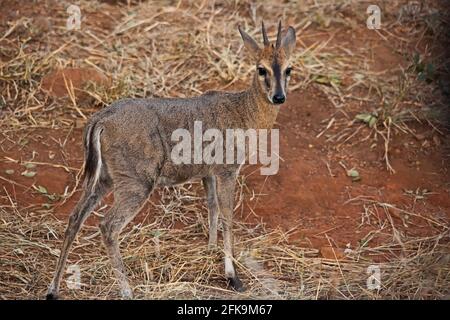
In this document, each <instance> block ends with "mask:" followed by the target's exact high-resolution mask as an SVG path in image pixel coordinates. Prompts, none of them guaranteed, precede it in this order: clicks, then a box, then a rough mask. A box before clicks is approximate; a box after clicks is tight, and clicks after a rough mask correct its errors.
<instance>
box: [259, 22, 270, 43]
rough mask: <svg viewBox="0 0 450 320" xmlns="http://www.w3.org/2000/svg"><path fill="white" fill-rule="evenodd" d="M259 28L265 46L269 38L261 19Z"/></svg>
mask: <svg viewBox="0 0 450 320" xmlns="http://www.w3.org/2000/svg"><path fill="white" fill-rule="evenodd" d="M261 29H262V34H263V41H264V46H265V47H267V46H268V45H270V42H269V38H268V37H267V33H266V28H265V27H264V21H261Z"/></svg>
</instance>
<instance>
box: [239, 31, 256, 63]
mask: <svg viewBox="0 0 450 320" xmlns="http://www.w3.org/2000/svg"><path fill="white" fill-rule="evenodd" d="M238 29H239V33H240V34H241V37H242V40H244V46H245V48H247V50H248V51H249V52H250V54H251V55H252V56H253V57H254V58H256V57H258V54H259V52H260V50H261V49H260V48H259V46H258V44H257V43H256V41H255V40H253V38H252V37H250V36H249V35H248V34H247V33H246V32H245V31H244V30H242V29H241V26H238Z"/></svg>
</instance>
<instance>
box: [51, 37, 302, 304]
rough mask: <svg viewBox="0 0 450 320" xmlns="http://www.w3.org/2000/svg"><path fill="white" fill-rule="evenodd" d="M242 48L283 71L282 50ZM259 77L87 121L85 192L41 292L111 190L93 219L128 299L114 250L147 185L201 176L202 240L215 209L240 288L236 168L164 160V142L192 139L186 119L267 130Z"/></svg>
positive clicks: (229, 269) (123, 107)
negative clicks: (107, 205)
mask: <svg viewBox="0 0 450 320" xmlns="http://www.w3.org/2000/svg"><path fill="white" fill-rule="evenodd" d="M292 30H293V29H292ZM240 31H241V34H242V35H243V38H244V43H245V44H246V45H248V44H249V41H252V39H251V38H250V39H249V38H247V37H248V35H246V34H245V33H244V32H243V31H242V30H240ZM288 32H293V31H288ZM294 41H295V35H294ZM253 42H254V41H253ZM250 45H251V46H252V47H251V49H252V50H254V52H253V53H256V55H255V58H256V65H257V66H258V65H260V64H263V65H264V66H265V67H266V68H267V69H268V70H270V68H271V66H272V65H273V64H274V63H277V64H278V65H279V66H280V67H281V68H283V69H284V68H286V66H287V63H288V56H287V54H286V51H285V49H286V48H287V47H286V46H284V47H281V48H275V47H273V46H271V45H268V46H265V47H264V48H263V49H260V50H259V52H258V51H257V50H258V49H257V48H258V47H257V45H256V47H255V43H250ZM255 50H256V51H255ZM260 78H261V77H260V76H259V75H258V73H257V72H256V73H255V76H254V78H253V82H252V85H251V86H250V87H249V88H248V89H247V90H244V91H240V92H219V91H209V92H207V93H205V94H203V95H201V96H198V97H193V98H187V99H179V98H166V99H124V100H120V101H117V102H115V103H113V104H111V105H110V106H109V107H107V108H105V109H103V110H101V111H99V112H97V113H96V114H95V115H93V116H92V118H91V119H90V120H89V122H88V124H87V126H86V130H85V136H84V140H85V155H86V160H85V182H84V189H85V190H84V194H83V196H82V198H81V199H80V201H79V203H78V204H77V206H76V208H75V209H74V211H73V213H72V215H71V217H70V219H69V225H68V227H67V230H66V235H65V239H64V243H63V248H62V250H61V256H60V259H59V261H58V265H57V269H56V272H55V276H54V279H53V281H52V284H51V285H50V288H49V292H48V297H49V298H54V297H56V296H57V293H58V290H59V284H60V281H61V278H62V273H63V270H64V266H65V262H66V259H67V255H68V250H69V248H70V246H71V243H72V241H73V239H74V238H75V235H76V233H77V232H78V230H79V229H80V227H81V225H82V223H83V221H84V220H85V219H86V217H87V216H88V215H89V213H90V212H91V211H92V210H93V208H94V207H95V206H96V205H97V203H98V202H99V201H100V200H101V198H102V197H103V196H104V195H105V194H106V192H107V191H108V190H110V189H111V188H113V192H114V204H113V206H112V208H111V209H110V211H109V212H108V213H107V214H106V216H105V218H104V219H103V221H102V222H101V225H100V229H101V232H102V237H103V241H104V243H105V246H106V249H107V252H108V255H109V257H110V260H111V264H112V266H113V269H114V271H115V275H116V277H117V278H118V280H119V284H120V288H121V293H122V296H123V297H128V298H129V297H131V296H132V290H131V287H130V286H129V284H128V281H127V279H126V275H125V268H124V265H123V262H122V258H121V256H120V252H119V242H118V238H119V234H120V232H121V231H122V229H123V228H124V227H125V226H126V225H127V224H128V223H129V222H130V221H131V220H132V218H133V217H134V216H135V215H136V214H137V213H138V211H139V209H140V208H141V206H142V205H143V203H144V202H145V200H146V199H147V197H148V196H149V195H150V193H151V192H152V191H153V189H154V188H155V187H158V186H172V185H175V184H179V183H183V182H186V181H190V180H192V179H196V178H201V179H203V184H204V186H205V189H206V191H207V200H208V207H209V211H210V219H209V222H210V240H209V243H210V245H215V244H216V242H217V219H218V216H219V212H220V213H221V214H222V219H223V221H222V222H223V228H224V252H225V265H226V267H225V272H226V276H227V277H228V278H229V281H230V284H231V285H232V287H234V288H235V289H237V290H240V289H242V284H241V282H240V280H239V278H238V277H237V274H236V272H235V270H234V267H233V265H232V260H233V240H232V231H231V229H232V215H233V208H234V204H233V199H234V188H235V178H236V176H237V174H238V170H239V164H231V165H227V164H221V165H217V164H214V165H207V164H200V165H199V164H191V165H185V164H183V165H176V164H174V163H173V162H172V159H171V150H172V148H173V147H174V145H175V144H176V143H175V142H172V141H171V134H172V132H173V131H174V130H176V129H179V128H184V129H187V130H189V131H190V132H191V134H192V135H193V126H194V121H202V123H203V130H206V129H209V128H216V129H220V130H223V131H225V130H226V129H232V128H233V129H237V128H240V129H244V130H246V129H249V128H253V129H264V128H265V129H270V128H271V127H272V126H273V124H274V122H275V119H276V117H277V114H278V111H279V106H278V105H273V104H272V103H270V101H269V99H268V98H267V96H268V92H270V88H267V87H266V86H265V84H264V81H261V79H260ZM272 78H273V76H272ZM271 81H272V82H273V81H275V80H274V79H272V80H271ZM285 82H287V81H285ZM284 89H285V88H284Z"/></svg>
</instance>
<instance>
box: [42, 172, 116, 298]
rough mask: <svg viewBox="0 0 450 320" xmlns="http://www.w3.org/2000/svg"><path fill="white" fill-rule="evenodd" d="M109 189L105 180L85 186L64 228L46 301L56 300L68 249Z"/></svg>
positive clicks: (108, 182)
mask: <svg viewBox="0 0 450 320" xmlns="http://www.w3.org/2000/svg"><path fill="white" fill-rule="evenodd" d="M109 187H110V181H109V180H107V179H103V180H100V181H99V182H98V183H97V184H96V185H95V186H94V188H88V187H86V186H85V191H84V192H83V195H82V196H81V199H80V200H79V201H78V203H77V205H76V207H75V209H74V210H73V212H72V213H71V215H70V218H69V224H68V226H67V228H66V232H65V235H64V242H63V245H62V248H61V253H60V255H59V259H58V263H57V266H56V271H55V274H54V276H53V280H52V282H51V284H50V286H49V288H48V291H47V299H57V298H58V292H59V286H60V283H61V279H62V276H63V274H64V268H65V265H66V261H67V256H68V254H69V250H70V247H71V246H72V243H73V241H74V240H75V236H76V234H77V233H78V231H79V230H80V228H81V225H82V224H83V222H84V221H85V220H86V218H87V217H88V215H89V214H90V213H91V212H92V210H93V209H94V208H95V206H96V205H97V204H98V203H99V202H100V200H101V199H102V198H103V197H104V196H105V194H106V192H107V191H108V189H109Z"/></svg>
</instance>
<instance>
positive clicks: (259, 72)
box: [258, 67, 267, 76]
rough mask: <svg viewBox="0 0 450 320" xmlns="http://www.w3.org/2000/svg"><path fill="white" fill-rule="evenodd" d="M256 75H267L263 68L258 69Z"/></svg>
mask: <svg viewBox="0 0 450 320" xmlns="http://www.w3.org/2000/svg"><path fill="white" fill-rule="evenodd" d="M258 74H259V75H260V76H265V75H266V74H267V70H266V69H264V68H263V67H258Z"/></svg>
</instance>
